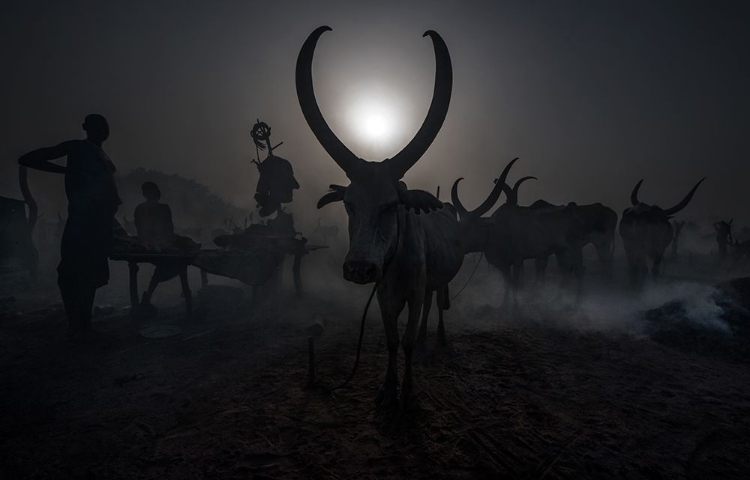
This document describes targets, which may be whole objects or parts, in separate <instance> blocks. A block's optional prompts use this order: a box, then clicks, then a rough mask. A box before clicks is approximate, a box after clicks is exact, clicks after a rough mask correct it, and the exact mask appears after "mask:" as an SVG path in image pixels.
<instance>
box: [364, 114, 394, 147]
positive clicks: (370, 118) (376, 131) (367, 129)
mask: <svg viewBox="0 0 750 480" xmlns="http://www.w3.org/2000/svg"><path fill="white" fill-rule="evenodd" d="M361 122H362V126H361V127H360V128H361V130H362V133H363V135H365V136H366V137H368V138H371V139H373V140H379V139H382V138H383V136H384V135H385V134H386V133H387V132H388V120H386V117H385V115H383V114H382V113H379V112H375V111H371V112H365V113H363V114H362V120H361Z"/></svg>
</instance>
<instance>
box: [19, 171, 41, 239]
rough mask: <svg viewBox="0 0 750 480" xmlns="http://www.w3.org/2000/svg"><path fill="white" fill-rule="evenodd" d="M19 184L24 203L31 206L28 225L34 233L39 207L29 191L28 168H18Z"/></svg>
mask: <svg viewBox="0 0 750 480" xmlns="http://www.w3.org/2000/svg"><path fill="white" fill-rule="evenodd" d="M18 183H19V184H20V186H21V196H22V197H23V201H24V202H26V205H28V206H29V219H28V223H27V225H28V227H29V231H32V230H34V227H35V226H36V220H37V215H38V213H39V206H38V205H37V204H36V200H34V197H33V196H32V195H31V190H30V189H29V180H28V169H27V168H26V167H23V166H22V167H18Z"/></svg>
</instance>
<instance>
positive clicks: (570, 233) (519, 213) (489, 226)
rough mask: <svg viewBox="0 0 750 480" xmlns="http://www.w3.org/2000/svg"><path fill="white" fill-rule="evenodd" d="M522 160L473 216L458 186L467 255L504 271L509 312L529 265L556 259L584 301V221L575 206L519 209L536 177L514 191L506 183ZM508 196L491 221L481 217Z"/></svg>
mask: <svg viewBox="0 0 750 480" xmlns="http://www.w3.org/2000/svg"><path fill="white" fill-rule="evenodd" d="M517 160H518V159H514V160H513V161H511V162H510V163H509V164H508V165H507V166H506V167H505V170H504V171H503V173H502V174H501V175H500V178H499V179H498V180H496V182H495V187H494V188H493V189H492V192H490V195H489V196H488V197H487V199H486V200H485V201H484V202H483V203H482V205H481V206H480V207H479V208H477V209H476V210H474V211H472V212H469V211H467V210H466V208H465V207H464V206H463V205H462V204H461V201H460V199H459V197H458V184H459V182H460V181H461V180H463V179H462V178H459V179H458V180H456V181H455V182H454V184H453V188H452V189H451V199H452V201H453V204H454V205H455V207H456V210H457V211H458V214H459V219H460V220H459V222H460V225H461V231H462V234H463V237H464V245H465V251H466V253H469V252H478V251H481V252H484V254H485V256H486V257H487V261H488V262H489V263H490V265H493V266H495V267H497V268H499V269H500V271H501V272H502V274H503V277H504V278H505V296H504V299H503V306H504V307H505V306H508V305H509V303H511V302H512V303H513V304H514V305H515V304H516V293H517V289H518V285H519V281H520V276H521V271H522V269H523V261H524V260H527V259H539V258H546V257H548V256H550V255H555V256H556V257H557V260H558V263H559V265H560V270H561V272H562V273H563V278H564V279H565V278H567V277H569V276H571V275H574V276H575V277H576V279H577V281H578V289H577V294H578V296H579V297H580V295H581V292H582V289H583V271H584V269H583V256H582V253H581V249H582V248H583V245H584V244H585V242H586V238H585V234H584V233H583V232H584V226H585V222H584V219H583V218H582V216H581V214H580V212H579V209H578V207H577V206H576V205H575V204H569V205H567V206H564V207H557V206H554V205H550V206H548V207H543V206H540V205H537V207H535V208H530V207H519V206H518V205H517V199H518V197H517V193H518V186H519V185H520V184H521V183H523V182H524V181H526V180H529V179H533V178H534V177H524V178H522V179H521V180H519V181H518V182H517V183H516V185H515V187H514V188H513V189H511V188H510V187H509V186H508V185H507V184H506V183H505V178H506V177H507V175H508V172H509V170H510V168H511V167H512V166H513V164H514V163H515V162H516V161H517ZM503 191H504V192H505V193H506V197H507V200H506V203H505V204H504V205H501V206H500V207H499V208H498V209H497V210H496V211H495V212H494V213H493V214H492V215H491V216H490V217H489V218H482V217H481V215H482V214H484V213H486V212H487V211H489V209H490V208H492V205H493V204H494V203H495V202H496V201H497V199H499V198H500V194H501V192H503Z"/></svg>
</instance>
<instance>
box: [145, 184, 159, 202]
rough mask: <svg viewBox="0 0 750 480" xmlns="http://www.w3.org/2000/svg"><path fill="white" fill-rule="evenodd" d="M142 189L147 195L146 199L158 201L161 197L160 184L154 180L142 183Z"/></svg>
mask: <svg viewBox="0 0 750 480" xmlns="http://www.w3.org/2000/svg"><path fill="white" fill-rule="evenodd" d="M141 190H143V196H144V197H146V200H148V201H149V202H158V201H159V199H160V198H161V191H160V190H159V186H158V185H156V184H155V183H154V182H145V183H144V184H143V185H141Z"/></svg>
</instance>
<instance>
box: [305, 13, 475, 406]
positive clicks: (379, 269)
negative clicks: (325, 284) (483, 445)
mask: <svg viewBox="0 0 750 480" xmlns="http://www.w3.org/2000/svg"><path fill="white" fill-rule="evenodd" d="M330 30H331V28H330V27H327V26H323V27H319V28H317V29H316V30H315V31H313V32H312V33H311V34H310V36H309V37H308V38H307V40H306V41H305V43H304V44H303V46H302V49H301V50H300V53H299V56H298V58H297V66H296V86H297V97H298V99H299V103H300V107H301V109H302V113H303V115H304V117H305V120H306V121H307V124H308V125H309V126H310V129H311V130H312V132H313V134H314V135H315V137H316V138H317V139H318V141H319V142H320V144H321V146H322V147H323V148H324V149H325V151H326V152H327V153H328V155H329V156H330V157H331V158H332V159H333V160H334V161H335V162H336V164H338V166H339V167H340V168H341V169H342V170H343V171H344V173H346V176H347V177H348V179H349V181H350V183H349V185H348V186H337V185H332V186H331V190H332V191H331V192H330V193H328V194H326V195H325V196H323V197H322V198H321V199H320V201H319V202H318V207H319V208H320V207H323V206H324V205H327V204H329V203H331V202H335V201H342V202H343V203H344V207H345V208H346V213H347V215H348V230H349V251H348V252H347V254H346V258H345V260H344V264H343V276H344V279H346V280H347V281H350V282H353V283H356V284H360V285H364V284H369V283H373V282H374V283H375V285H376V286H375V288H376V290H377V299H378V304H379V305H380V312H381V317H382V320H383V326H384V328H385V335H386V339H387V345H388V369H387V371H386V375H385V381H384V383H383V386H382V388H381V389H380V392H379V393H378V395H377V397H376V404H377V405H378V406H379V407H381V408H382V407H387V406H390V405H395V404H396V403H397V402H398V392H397V389H398V368H397V359H398V347H399V332H398V317H399V315H400V314H401V312H402V311H403V310H404V307H405V306H407V305H408V307H409V310H408V311H409V315H408V322H407V326H406V330H405V332H404V335H403V337H402V338H401V340H400V343H401V346H402V348H403V351H404V357H405V371H404V378H403V382H402V384H401V403H402V405H403V406H404V407H406V408H408V407H410V406H412V405H413V404H414V401H415V397H414V394H413V375H414V374H413V369H412V357H413V353H414V348H415V345H416V336H417V326H418V322H419V317H420V313H421V312H422V306H423V304H427V303H430V302H431V299H432V294H433V292H437V294H438V312H439V318H440V324H439V327H438V328H439V331H438V334H439V335H440V336H441V337H442V338H443V339H444V336H445V335H444V327H443V322H442V320H443V312H442V310H443V307H444V306H445V305H446V303H447V302H445V301H444V300H445V299H444V298H440V297H443V296H444V295H445V292H446V286H447V285H448V283H449V282H450V281H451V280H452V279H453V277H454V276H455V275H456V273H457V272H458V270H459V269H460V268H461V264H462V262H463V257H464V254H463V247H462V245H461V235H460V230H459V226H458V221H457V220H456V214H455V211H454V210H452V208H449V207H446V205H444V204H443V203H441V202H440V201H439V200H438V199H437V198H435V197H434V196H433V195H432V194H430V193H427V192H425V191H421V190H410V189H408V188H407V187H406V185H405V184H404V183H403V182H400V180H401V178H403V176H404V174H405V173H406V172H407V171H408V170H409V169H410V168H411V167H412V166H413V165H414V164H415V163H416V162H417V161H418V160H419V159H420V158H421V157H422V155H423V154H424V153H425V151H426V150H427V149H428V148H429V146H430V144H431V143H432V141H433V140H434V139H435V137H436V136H437V134H438V132H439V131H440V128H441V127H442V125H443V121H444V120H445V117H446V115H447V113H448V106H449V104H450V97H451V90H452V84H453V72H452V67H451V59H450V55H449V53H448V47H447V46H446V44H445V42H444V41H443V39H442V37H440V35H438V34H437V33H436V32H434V31H432V30H429V31H427V32H425V34H424V36H429V37H430V38H431V39H432V42H433V47H434V50H435V61H436V62H435V63H436V69H435V86H434V91H433V97H432V102H431V104H430V108H429V110H428V112H427V117H426V118H425V121H424V123H423V124H422V126H421V127H420V129H419V131H418V132H417V134H416V136H415V137H414V138H413V139H412V140H411V141H410V142H409V143H408V145H406V147H404V149H403V150H401V151H400V152H399V153H398V154H396V155H395V156H394V157H393V158H390V159H385V160H384V161H382V162H368V161H365V160H363V159H361V158H359V157H357V156H356V155H354V153H352V152H351V151H350V150H349V149H348V148H347V147H346V146H345V145H344V144H343V143H342V142H341V141H340V140H339V139H338V138H337V137H336V135H335V134H334V133H333V132H332V131H331V129H330V128H329V127H328V124H327V123H326V121H325V119H324V118H323V115H322V113H321V112H320V109H319V107H318V103H317V101H316V99H315V92H314V90H313V82H312V60H313V54H314V51H315V46H316V44H317V42H318V39H319V38H320V36H321V35H322V34H323V33H324V32H327V31H330ZM441 300H443V301H441ZM425 320H426V319H423V321H425ZM441 332H442V333H441Z"/></svg>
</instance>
